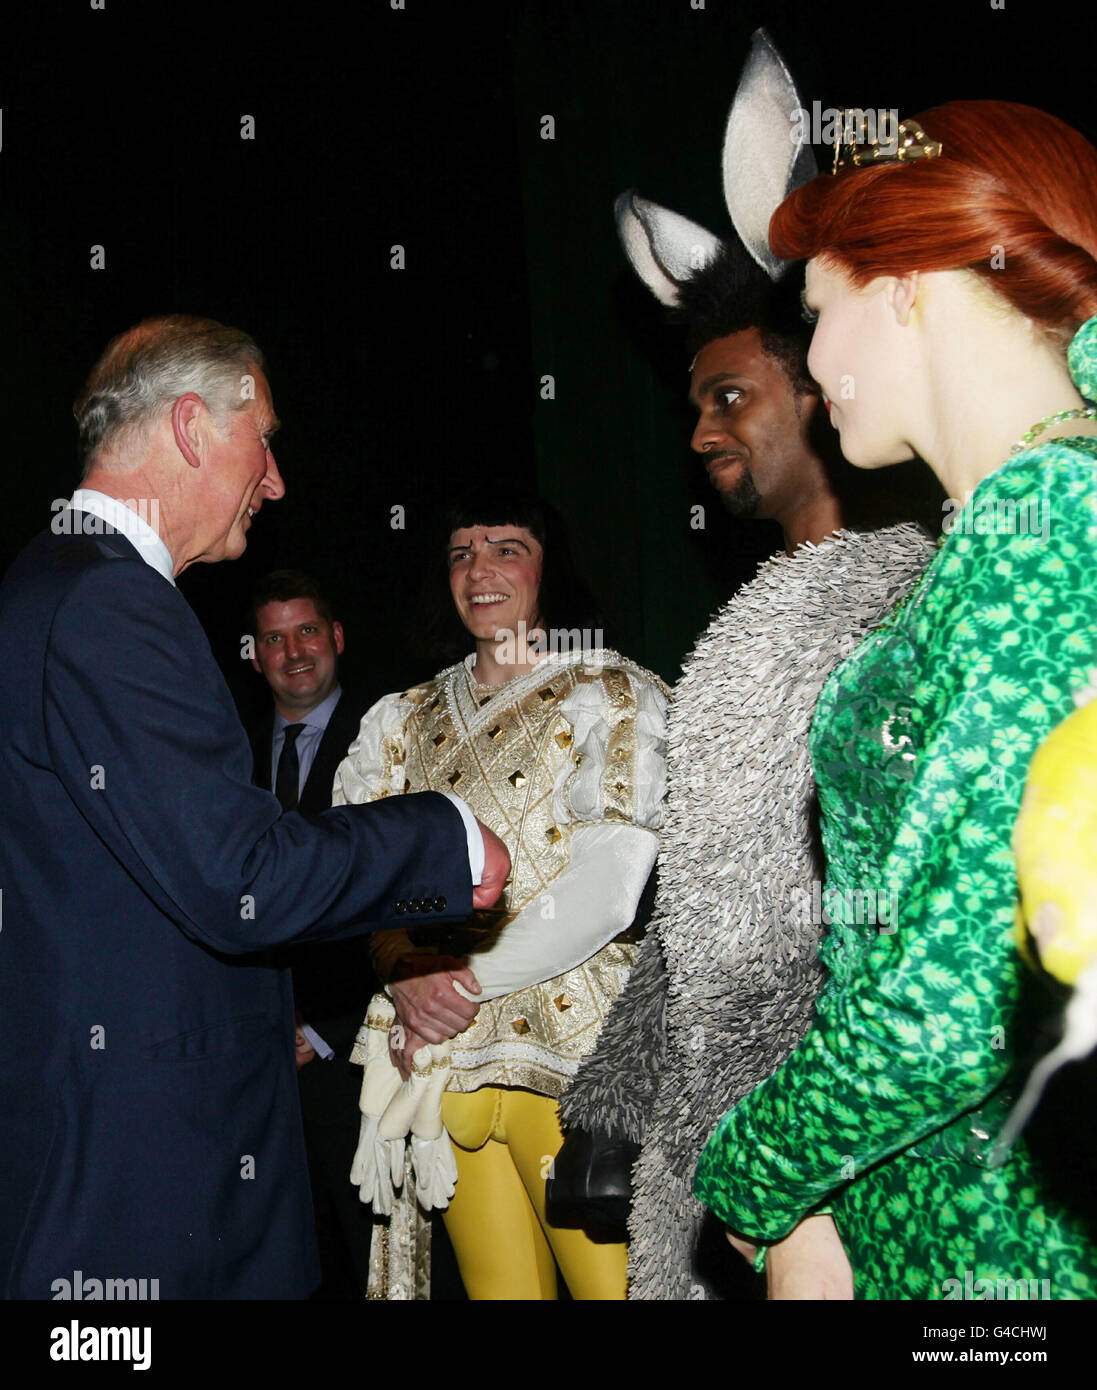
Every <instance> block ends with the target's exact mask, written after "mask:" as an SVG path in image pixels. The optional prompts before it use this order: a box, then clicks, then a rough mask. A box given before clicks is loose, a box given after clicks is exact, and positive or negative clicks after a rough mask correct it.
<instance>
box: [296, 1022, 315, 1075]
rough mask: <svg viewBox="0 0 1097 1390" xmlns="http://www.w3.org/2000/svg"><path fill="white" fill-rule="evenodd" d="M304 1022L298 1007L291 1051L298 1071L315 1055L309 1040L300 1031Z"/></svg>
mask: <svg viewBox="0 0 1097 1390" xmlns="http://www.w3.org/2000/svg"><path fill="white" fill-rule="evenodd" d="M304 1022H305V1020H304V1019H303V1018H302V1017H301V1011H300V1009H298V1010H297V1027H296V1029H295V1030H294V1034H293V1053H294V1059H295V1060H296V1062H297V1070H298V1071H300V1070H301V1068H302V1067H303V1066H305V1065H306V1064H307V1063H308V1062H311V1061H313V1060H314V1059H315V1057H316V1049H315V1048H314V1047H313V1045H312V1043H310V1042H309V1040H308V1038H306V1037H305V1035H304V1033H302V1031H301V1028H302V1026H303V1024H304Z"/></svg>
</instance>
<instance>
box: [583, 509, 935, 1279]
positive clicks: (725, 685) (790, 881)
mask: <svg viewBox="0 0 1097 1390" xmlns="http://www.w3.org/2000/svg"><path fill="white" fill-rule="evenodd" d="M932 553H933V544H932V542H931V541H930V540H929V538H928V537H927V536H926V534H925V533H924V532H923V531H922V530H921V529H920V528H918V527H916V526H913V525H905V526H893V527H889V528H887V529H885V530H881V531H875V532H862V533H854V532H850V531H839V532H837V533H836V534H835V535H834V536H833V537H830V538H828V539H827V540H826V541H824V542H823V543H822V544H821V545H819V546H812V545H803V546H800V547H799V549H798V550H797V551H796V552H795V554H793V555H791V556H788V555H784V554H780V555H776V556H774V557H773V559H771V560H769V561H767V562H766V563H765V564H764V565H763V566H762V568H761V569H760V570H759V572H758V575H757V577H756V578H755V579H754V580H753V581H752V582H751V583H749V584H747V585H745V586H744V588H743V589H741V590H740V591H739V593H738V594H737V595H736V596H735V597H734V598H733V599H731V601H730V602H729V603H727V604H726V605H725V606H724V607H723V608H722V609H721V610H720V612H719V613H718V614H717V615H716V617H715V618H714V619H713V621H712V623H711V624H710V625H709V627H708V629H707V630H706V631H705V633H704V634H703V635H702V636H701V638H700V639H699V640H698V642H697V645H696V647H695V648H694V650H693V652H692V653H691V655H690V656H689V657H688V658H687V660H686V663H685V666H684V670H683V675H682V678H681V680H680V681H679V682H678V685H677V686H676V688H675V692H674V702H673V704H672V706H671V711H670V721H669V734H668V749H667V784H668V795H667V803H666V809H665V819H664V822H663V830H662V836H661V842H660V851H659V867H658V874H659V887H658V893H657V897H656V903H655V911H654V914H653V917H652V922H651V925H650V927H649V929H648V935H647V937H646V938H645V941H644V944H643V946H642V947H641V951H640V957H639V960H638V962H637V964H636V966H635V967H634V968H633V972H632V975H631V977H630V979H629V982H628V984H627V985H626V987H625V990H624V992H623V993H622V994H621V995H620V997H619V998H618V1000H617V1002H616V1003H615V1005H614V1006H613V1009H612V1010H611V1012H610V1015H609V1018H608V1020H607V1022H606V1026H605V1028H604V1030H603V1032H602V1036H601V1038H600V1039H599V1042H598V1046H597V1048H596V1049H595V1051H594V1052H593V1053H592V1054H591V1056H590V1057H588V1058H587V1059H586V1061H585V1062H584V1063H583V1064H582V1066H581V1067H580V1069H579V1073H578V1075H577V1077H576V1079H575V1081H574V1082H573V1083H572V1086H571V1088H570V1090H569V1091H568V1092H567V1094H566V1095H565V1097H564V1099H563V1101H562V1102H561V1115H562V1118H563V1120H564V1123H565V1125H578V1126H580V1127H583V1128H587V1129H602V1130H607V1131H609V1132H610V1133H613V1134H615V1135H618V1136H623V1137H625V1138H628V1139H631V1140H633V1141H634V1142H638V1143H640V1144H641V1145H642V1149H641V1154H640V1158H639V1160H638V1162H637V1164H636V1167H635V1168H634V1170H633V1193H634V1198H633V1207H632V1213H631V1216H630V1219H629V1239H630V1247H629V1297H630V1298H633V1299H687V1298H713V1297H719V1293H718V1292H717V1291H716V1290H715V1289H714V1288H713V1287H712V1286H711V1285H710V1284H709V1283H707V1282H706V1280H705V1279H704V1278H703V1276H702V1275H701V1274H700V1273H699V1272H698V1271H697V1270H696V1269H695V1267H694V1252H695V1249H696V1245H697V1240H698V1236H699V1233H700V1230H701V1225H702V1222H703V1220H704V1218H705V1211H704V1208H703V1207H702V1206H701V1204H700V1203H699V1202H698V1201H696V1199H695V1198H694V1197H693V1194H692V1184H693V1170H694V1167H695V1166H696V1163H697V1158H698V1155H699V1154H700V1151H701V1149H702V1147H703V1146H704V1144H705V1141H706V1140H707V1139H708V1137H709V1136H710V1135H711V1133H712V1131H713V1129H714V1128H715V1126H716V1123H717V1121H718V1120H719V1119H720V1118H721V1116H723V1114H724V1113H725V1112H726V1111H727V1110H729V1109H730V1108H731V1107H732V1106H733V1105H734V1104H736V1102H737V1101H739V1100H740V1099H741V1098H742V1097H743V1096H745V1095H746V1094H747V1093H748V1092H749V1091H751V1090H753V1088H754V1087H755V1086H756V1085H758V1083H759V1082H761V1081H763V1080H764V1079H765V1078H766V1077H768V1076H769V1075H771V1074H772V1073H773V1072H774V1071H775V1070H776V1069H777V1067H778V1065H779V1064H780V1063H781V1062H782V1061H783V1060H784V1059H785V1057H787V1056H788V1054H789V1053H790V1052H791V1051H792V1050H793V1049H794V1048H795V1047H796V1045H797V1044H798V1043H799V1042H800V1040H801V1038H802V1037H803V1036H804V1034H805V1032H806V1031H807V1028H808V1025H809V1024H810V1022H811V1017H812V1012H813V1007H814V1002H815V997H816V995H817V993H818V991H819V987H820V985H821V983H822V970H821V967H820V965H819V963H818V961H817V959H816V948H817V946H818V942H819V939H820V937H821V935H822V924H821V923H819V922H813V921H811V920H810V918H811V916H812V913H811V910H810V902H811V889H812V884H813V883H818V882H821V881H822V878H823V866H822V861H821V852H820V850H819V848H818V845H817V836H816V831H815V815H814V784H813V780H812V775H811V764H810V759H809V754H808V731H809V728H810V724H811V716H812V712H813V710H814V708H815V700H816V697H817V696H818V694H819V691H820V689H821V688H822V686H823V683H824V681H825V680H826V678H827V676H829V674H830V672H831V671H832V670H833V669H834V667H835V666H837V665H838V663H839V662H840V661H842V660H844V658H845V657H847V656H848V655H849V654H850V653H851V652H852V650H853V648H854V646H855V645H856V643H857V642H858V641H859V640H860V638H861V637H862V636H864V634H865V633H867V632H868V631H869V630H870V629H871V628H873V627H874V626H876V625H877V624H878V623H879V622H880V621H881V619H882V618H883V617H884V615H885V614H886V613H887V612H888V611H889V610H890V609H891V608H892V607H893V606H894V605H895V604H896V603H897V602H898V601H899V599H901V598H902V597H903V595H904V594H906V593H907V592H908V590H909V589H910V587H911V586H912V585H913V583H914V581H915V579H916V578H917V577H918V575H919V574H920V573H921V571H922V570H923V569H924V567H925V565H926V564H927V563H928V561H929V558H930V556H931V554H932Z"/></svg>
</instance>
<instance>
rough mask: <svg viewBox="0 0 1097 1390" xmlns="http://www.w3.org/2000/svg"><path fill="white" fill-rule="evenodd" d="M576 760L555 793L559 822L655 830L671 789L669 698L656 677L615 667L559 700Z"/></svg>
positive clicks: (560, 780) (561, 779)
mask: <svg viewBox="0 0 1097 1390" xmlns="http://www.w3.org/2000/svg"><path fill="white" fill-rule="evenodd" d="M560 711H561V713H562V714H563V715H564V717H565V718H566V719H567V720H568V722H569V723H570V724H571V726H572V737H573V739H574V744H573V751H574V753H575V755H576V756H575V762H574V765H573V767H572V768H568V767H565V768H563V769H562V770H561V773H560V776H559V777H558V778H557V781H556V786H555V788H554V791H553V799H552V813H553V817H554V818H555V820H556V823H557V824H558V825H560V824H565V823H567V822H569V821H571V822H575V821H593V822H597V821H606V820H610V821H625V822H628V823H631V824H633V825H642V826H644V827H646V828H647V829H649V830H657V829H658V828H659V826H660V825H661V824H662V819H663V798H664V796H665V795H666V789H667V784H666V749H667V744H666V739H667V697H666V696H665V695H664V694H663V692H662V691H661V690H660V689H659V687H658V686H657V685H655V683H654V682H653V681H649V680H646V679H644V678H643V677H641V676H639V675H637V674H636V673H634V672H629V671H624V670H621V669H620V668H611V669H609V670H607V671H605V672H603V674H602V675H601V677H600V678H599V679H597V680H593V681H584V682H581V683H580V684H578V685H576V687H575V689H574V690H572V692H571V693H570V694H569V695H568V696H566V698H565V699H564V700H563V701H562V702H561V706H560Z"/></svg>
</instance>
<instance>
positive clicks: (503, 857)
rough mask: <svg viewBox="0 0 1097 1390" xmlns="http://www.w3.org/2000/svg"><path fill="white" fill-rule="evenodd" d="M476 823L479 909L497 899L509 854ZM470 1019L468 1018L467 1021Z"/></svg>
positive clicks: (475, 893) (475, 895)
mask: <svg viewBox="0 0 1097 1390" xmlns="http://www.w3.org/2000/svg"><path fill="white" fill-rule="evenodd" d="M477 825H479V827H480V833H481V835H482V836H483V837H484V873H483V877H482V878H481V879H480V886H479V887H478V888H474V889H473V890H472V905H473V907H474V908H476V909H477V911H480V910H481V909H483V908H485V907H491V906H492V905H493V904H494V903H496V902H497V901H498V900H499V894H500V893H502V891H503V884H504V883H505V882H506V881H507V876H508V875H509V873H510V854H509V853H508V851H507V847H506V845H505V844H503V842H502V840H500V838H499V836H498V835H496V833H495V831H494V830H489V829H488V827H487V826H486V825H485V824H484V822H483V821H477ZM471 1021H472V1020H471V1019H470V1020H469V1022H471ZM467 1026H468V1025H467V1024H466V1027H467ZM441 1041H442V1039H441V1038H432V1039H431V1042H441Z"/></svg>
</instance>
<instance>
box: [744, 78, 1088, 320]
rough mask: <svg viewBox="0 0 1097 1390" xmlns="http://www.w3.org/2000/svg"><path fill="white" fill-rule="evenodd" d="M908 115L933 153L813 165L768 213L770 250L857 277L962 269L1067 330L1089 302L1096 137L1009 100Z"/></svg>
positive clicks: (862, 280) (859, 280) (864, 280)
mask: <svg viewBox="0 0 1097 1390" xmlns="http://www.w3.org/2000/svg"><path fill="white" fill-rule="evenodd" d="M917 121H918V124H919V125H920V126H921V127H922V129H923V130H924V131H925V133H926V138H927V139H929V140H940V141H941V144H942V152H941V155H940V156H939V157H938V158H936V159H926V158H925V157H921V158H918V159H915V160H912V161H910V162H909V163H907V162H905V161H904V162H903V163H889V164H879V165H875V166H867V167H863V168H856V167H851V168H847V169H844V170H841V171H840V172H839V173H838V174H837V175H834V176H832V175H831V174H830V173H829V172H827V173H824V174H820V175H819V176H818V177H817V178H814V179H812V181H811V182H810V183H808V184H805V185H804V186H803V187H802V188H798V189H797V190H796V191H795V192H794V193H791V194H790V195H789V196H788V197H787V198H786V199H785V201H784V202H783V203H782V204H781V206H780V207H779V208H778V209H777V211H776V212H775V213H774V214H773V218H772V221H771V222H770V224H769V240H770V245H771V246H772V247H773V250H774V252H775V253H776V254H777V255H778V256H782V257H784V258H785V259H787V260H800V259H804V258H808V257H812V256H822V257H824V258H826V259H827V260H830V261H833V262H834V263H835V264H836V265H837V266H838V267H839V268H841V269H842V270H844V271H845V273H846V274H847V275H848V276H849V277H850V279H851V280H852V282H853V283H854V284H855V285H856V286H857V287H858V288H863V287H864V286H865V285H867V284H868V283H869V281H870V280H872V279H874V278H875V277H876V276H878V275H901V274H904V273H906V272H908V271H912V270H922V271H933V270H962V269H966V270H971V271H973V272H974V273H975V274H976V275H979V276H980V277H981V278H982V279H983V280H984V281H985V283H986V284H987V285H988V286H989V288H990V289H992V290H994V291H995V293H997V294H999V295H1001V296H1002V298H1003V299H1005V300H1007V301H1008V302H1009V303H1010V304H1012V305H1013V307H1014V308H1015V309H1018V310H1020V312H1021V313H1022V314H1024V315H1026V317H1028V318H1030V319H1032V320H1033V321H1034V322H1035V323H1038V324H1040V325H1041V326H1042V327H1043V328H1045V329H1046V330H1048V331H1049V332H1050V334H1051V335H1052V336H1053V337H1054V338H1055V339H1057V340H1059V341H1062V342H1064V343H1065V342H1068V341H1069V339H1070V337H1071V335H1072V334H1073V333H1074V331H1075V329H1076V328H1077V327H1078V326H1079V324H1081V323H1084V322H1085V320H1086V319H1088V318H1091V317H1092V316H1093V315H1094V314H1097V149H1094V147H1093V146H1092V145H1091V144H1090V143H1089V141H1088V140H1086V139H1085V137H1084V136H1082V135H1080V134H1079V133H1078V131H1076V130H1074V129H1072V128H1071V127H1070V126H1068V125H1067V124H1066V123H1065V122H1063V121H1060V120H1059V119H1058V118H1057V117H1055V116H1050V115H1048V113H1047V112H1046V111H1038V110H1037V109H1036V108H1035V107H1032V106H1020V105H1018V104H1016V103H1015V102H1009V101H953V102H949V103H948V104H947V105H945V106H936V107H934V108H933V109H931V110H929V111H926V112H925V113H924V114H923V115H921V116H918V117H917ZM996 267H1000V268H996Z"/></svg>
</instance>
